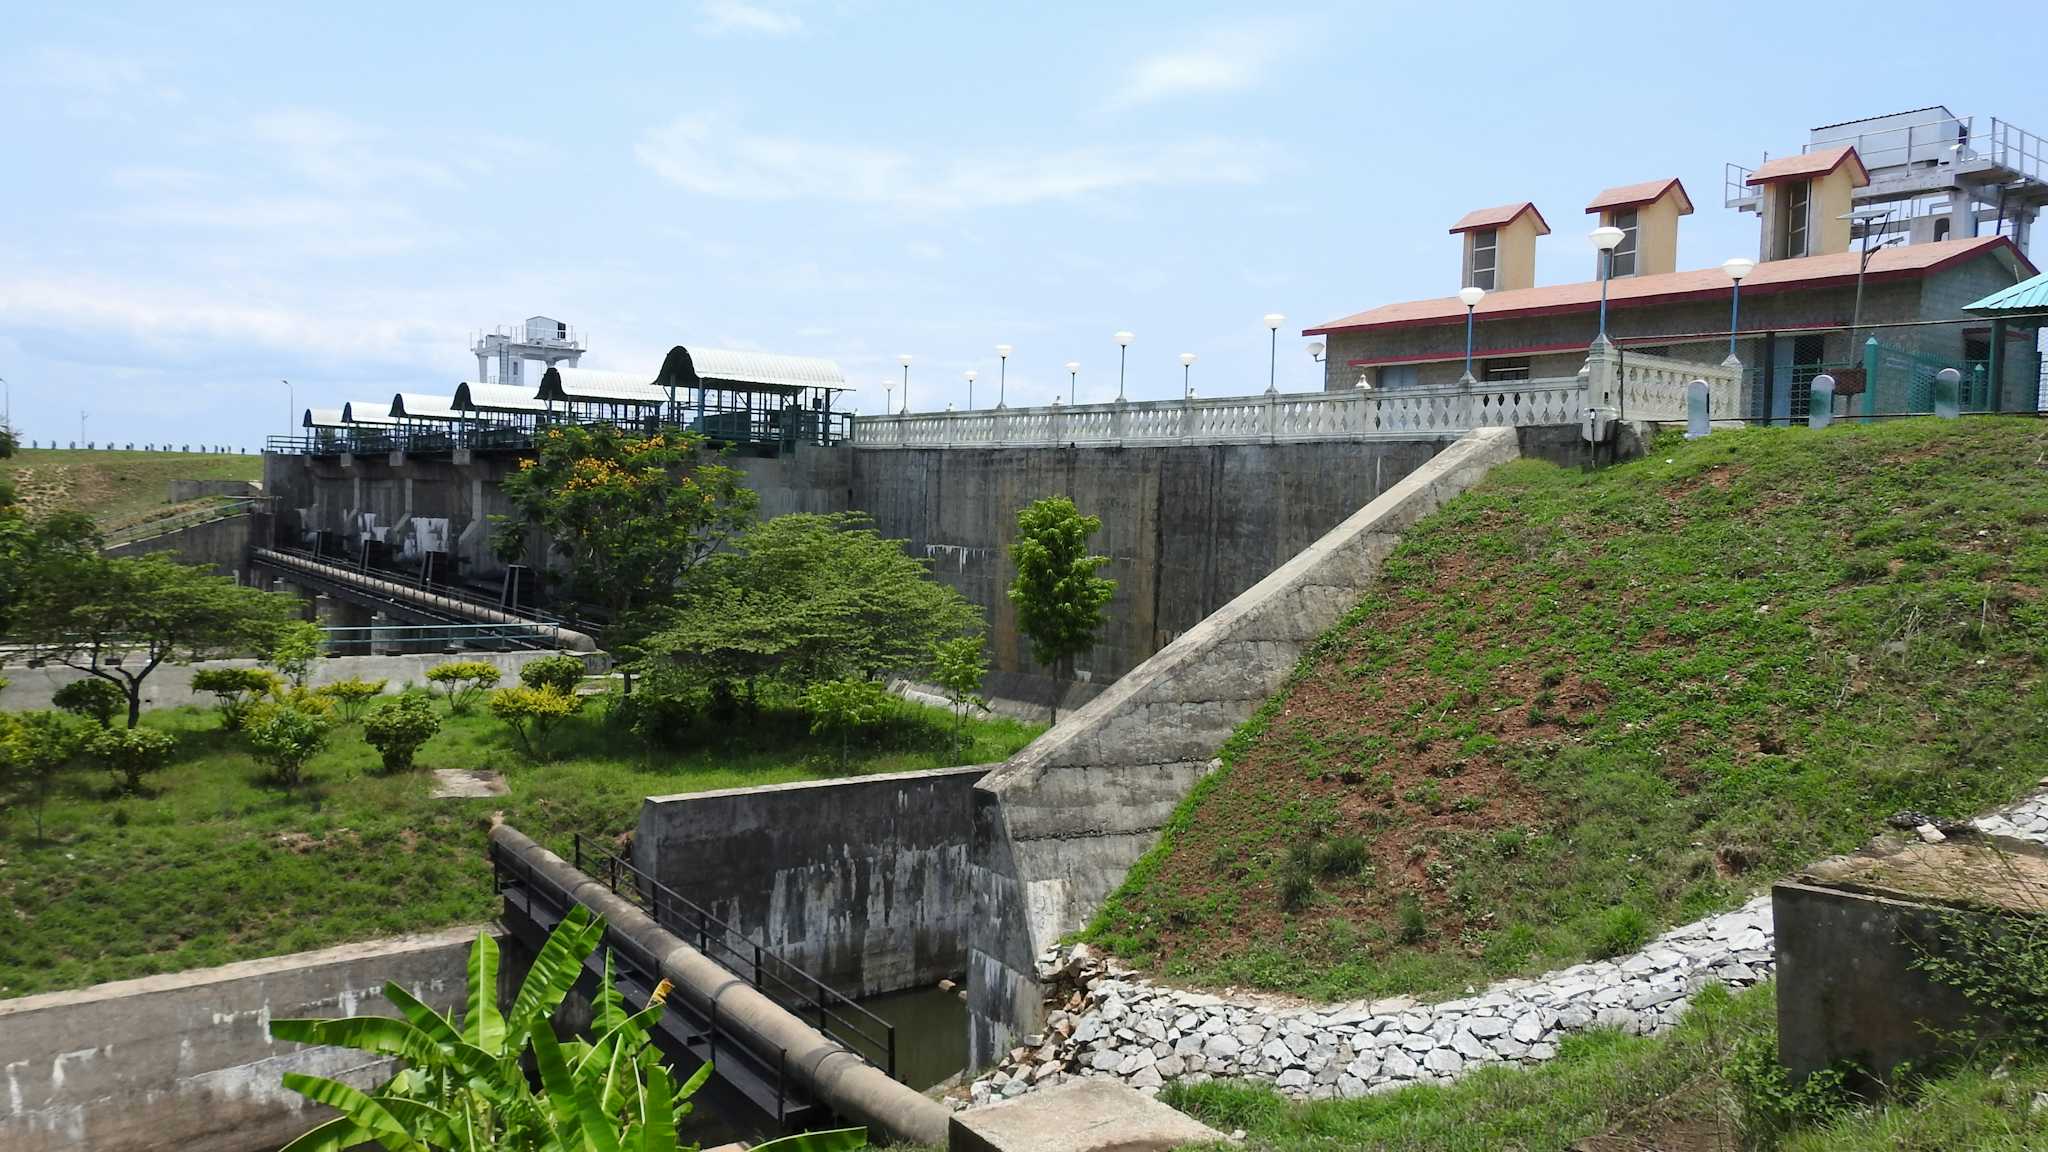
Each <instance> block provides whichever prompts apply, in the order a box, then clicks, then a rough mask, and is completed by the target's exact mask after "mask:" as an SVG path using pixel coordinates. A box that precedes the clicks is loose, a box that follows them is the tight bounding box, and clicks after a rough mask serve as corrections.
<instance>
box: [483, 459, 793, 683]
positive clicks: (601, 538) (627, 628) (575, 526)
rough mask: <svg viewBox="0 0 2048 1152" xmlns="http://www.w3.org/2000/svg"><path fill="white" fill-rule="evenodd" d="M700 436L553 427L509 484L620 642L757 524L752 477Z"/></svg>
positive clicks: (524, 525)
mask: <svg viewBox="0 0 2048 1152" xmlns="http://www.w3.org/2000/svg"><path fill="white" fill-rule="evenodd" d="M703 444H704V440H703V438H702V437H700V436H698V435H696V434H695V433H688V432H675V431H668V432H660V433H656V434H654V435H651V436H647V435H640V434H637V433H633V432H627V431H622V430H620V429H618V428H615V427H612V426H610V425H598V426H596V427H593V428H581V427H567V428H552V429H549V430H548V431H546V432H544V433H542V434H541V437H540V442H539V444H538V446H537V447H538V451H537V454H536V456H535V458H534V459H532V460H523V461H521V462H520V466H519V468H518V470H517V471H515V472H513V473H512V475H510V476H508V477H506V479H505V481H504V483H503V491H504V493H505V496H506V498H507V499H508V500H510V501H511V502H512V506H513V507H514V508H515V509H517V510H518V512H519V514H520V517H521V520H519V521H515V522H510V523H506V524H503V525H501V526H500V527H499V529H498V537H499V539H500V540H501V541H502V540H503V538H504V536H505V535H506V534H507V533H512V534H518V533H523V532H525V531H526V530H527V529H528V528H529V527H530V526H538V527H539V528H541V529H543V530H545V531H546V532H547V534H548V536H549V538H550V539H551V540H552V541H553V542H554V549H555V551H556V552H557V553H558V554H560V555H561V556H562V557H563V558H565V559H566V560H567V561H568V562H569V567H568V574H567V577H566V584H567V591H568V594H569V595H570V596H571V597H572V598H574V599H576V600H579V601H582V602H583V603H585V604H589V605H592V606H594V607H596V608H598V609H600V610H601V611H602V612H603V613H604V614H605V617H606V619H607V620H608V621H609V622H610V624H611V625H612V628H611V629H609V630H608V636H610V637H611V639H612V642H613V643H614V644H615V645H616V644H617V643H619V641H620V640H621V639H623V638H628V637H630V635H631V634H632V633H633V631H634V630H635V629H637V628H638V627H640V625H639V624H638V622H637V620H636V617H637V616H638V614H639V613H640V612H641V611H643V610H644V609H646V608H648V607H649V606H651V605H655V604H659V603H663V602H666V601H667V600H668V599H670V598H671V597H673V596H674V595H675V591H676V587H677V585H678V584H680V583H681V581H682V580H683V578H684V577H686V576H688V575H689V573H690V571H691V570H692V569H694V568H695V567H696V566H697V565H698V564H700V563H702V562H703V561H704V560H705V558H707V557H709V556H711V555H712V554H713V553H715V552H717V551H718V550H719V549H720V548H721V547H723V546H724V545H725V544H726V543H727V542H728V541H729V540H731V539H732V538H733V537H734V536H735V535H737V534H738V533H739V532H740V531H741V530H742V529H743V528H745V527H746V526H747V525H748V524H750V523H752V522H753V519H754V508H755V505H756V503H757V497H756V496H755V495H754V493H753V491H752V490H751V489H749V488H747V487H746V485H745V483H744V480H745V476H744V475H743V474H742V473H741V472H739V471H738V470H737V469H734V468H729V467H727V466H725V465H723V464H716V463H706V462H704V461H703V460H702V459H701V449H702V448H703Z"/></svg>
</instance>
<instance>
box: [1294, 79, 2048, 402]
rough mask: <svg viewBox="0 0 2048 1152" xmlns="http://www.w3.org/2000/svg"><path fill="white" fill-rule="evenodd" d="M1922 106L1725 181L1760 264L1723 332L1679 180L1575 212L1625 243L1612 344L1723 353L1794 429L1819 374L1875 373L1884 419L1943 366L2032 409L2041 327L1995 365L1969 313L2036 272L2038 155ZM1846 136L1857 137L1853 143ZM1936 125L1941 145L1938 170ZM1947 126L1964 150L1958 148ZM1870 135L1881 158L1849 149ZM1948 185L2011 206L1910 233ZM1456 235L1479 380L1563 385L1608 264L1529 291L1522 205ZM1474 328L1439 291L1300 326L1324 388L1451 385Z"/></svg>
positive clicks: (1819, 132)
mask: <svg viewBox="0 0 2048 1152" xmlns="http://www.w3.org/2000/svg"><path fill="white" fill-rule="evenodd" d="M1923 111H1924V112H1925V113H1927V114H1926V115H1920V116H1918V117H1917V118H1916V116H1915V115H1913V114H1905V119H1904V120H1901V119H1898V118H1896V117H1879V118H1876V119H1875V120H1873V121H1868V122H1865V121H1857V122H1851V124H1850V125H1846V126H1845V125H1833V126H1829V127H1828V128H1825V129H1815V130H1814V138H1813V139H1812V140H1811V141H1810V142H1809V145H1808V147H1807V148H1806V149H1805V150H1802V151H1801V152H1798V153H1794V154H1790V155H1787V156H1784V157H1780V158H1777V159H1771V160H1767V161H1766V162H1764V163H1763V164H1761V165H1760V166H1758V167H1757V168H1755V169H1747V168H1743V169H1739V170H1738V171H1736V172H1734V173H1731V176H1730V194H1729V196H1728V206H1730V207H1735V208H1738V209H1739V210H1742V211H1749V212H1755V213H1756V214H1757V216H1758V241H1757V250H1756V251H1757V256H1758V259H1757V260H1756V261H1754V262H1753V263H1754V266H1753V268H1751V269H1749V270H1748V271H1747V272H1746V275H1745V278H1744V279H1743V280H1742V283H1741V308H1740V319H1739V326H1740V333H1739V334H1737V335H1736V336H1735V337H1734V339H1733V340H1732V341H1731V332H1730V321H1731V305H1732V304H1733V303H1734V300H1733V297H1734V294H1735V287H1736V286H1735V282H1734V280H1733V279H1731V276H1730V274H1729V272H1728V271H1727V270H1725V268H1724V266H1722V265H1719V264H1716V265H1713V266H1709V267H1706V268H1692V269H1685V270H1681V268H1680V265H1679V259H1678V255H1679V253H1678V248H1679V233H1680V222H1681V220H1682V219H1683V218H1684V217H1686V216H1688V215H1691V214H1692V213H1693V211H1694V206H1693V200H1692V197H1691V196H1690V194H1689V193H1688V192H1687V190H1686V188H1685V186H1684V184H1683V183H1682V182H1681V181H1680V180H1679V179H1677V178H1676V177H1662V178H1658V179H1654V180H1646V181H1641V182H1637V183H1632V184H1626V185H1621V186H1618V187H1613V188H1608V189H1605V190H1603V191H1601V192H1599V193H1598V194H1597V195H1595V196H1594V197H1593V198H1592V199H1591V201H1590V202H1588V203H1587V205H1586V208H1585V211H1586V213H1587V214H1588V215H1591V216H1594V217H1595V218H1596V219H1597V220H1598V223H1599V225H1600V226H1606V227H1612V228H1615V229H1617V230H1618V231H1619V232H1620V233H1621V240H1620V242H1619V243H1618V244H1616V245H1615V247H1614V248H1613V251H1612V257H1611V266H1610V271H1609V274H1608V278H1607V284H1606V288H1607V293H1606V295H1607V313H1608V315H1607V332H1608V335H1609V337H1610V338H1611V339H1612V340H1613V341H1614V342H1615V343H1616V344H1617V345H1618V346H1619V347H1620V349H1621V351H1622V354H1623V355H1624V356H1626V355H1627V354H1629V353H1630V352H1632V351H1633V352H1637V353H1652V354H1656V355H1660V356H1666V357H1670V358H1674V359H1678V360H1690V361H1693V362H1696V363H1702V364H1718V363H1722V362H1724V361H1725V360H1726V359H1727V358H1728V357H1729V356H1730V355H1733V356H1734V357H1736V358H1737V359H1738V360H1739V361H1740V362H1741V366H1742V367H1743V369H1744V386H1743V393H1744V396H1743V410H1744V411H1745V412H1746V413H1747V415H1748V416H1749V418H1751V419H1767V420H1778V421H1787V420H1804V419H1805V415H1806V405H1807V397H1808V395H1809V391H1810V389H1809V384H1810V382H1811V381H1812V379H1813V378H1814V377H1815V376H1817V375H1819V374H1820V373H1822V372H1828V373H1831V374H1834V375H1835V376H1836V377H1837V379H1838V381H1840V382H1841V383H1843V385H1844V387H1843V388H1842V392H1843V393H1844V394H1847V393H1852V392H1854V391H1856V390H1858V389H1859V388H1861V386H1862V382H1863V378H1864V375H1865V371H1866V368H1867V367H1868V366H1870V365H1872V364H1875V366H1876V368H1877V372H1876V375H1875V376H1873V377H1872V378H1871V389H1870V390H1871V399H1870V401H1869V403H1871V404H1873V405H1875V406H1876V407H1875V408H1874V409H1873V410H1876V411H1922V410H1926V409H1925V402H1926V399H1927V396H1928V394H1929V390H1930V389H1931V383H1932V380H1933V377H1934V374H1935V373H1936V372H1938V371H1939V370H1940V369H1941V368H1943V367H1955V368H1958V369H1959V370H1961V371H1962V372H1963V375H1964V379H1965V384H1964V394H1965V395H1964V400H1965V406H1966V407H1968V408H1974V409H1978V410H1985V409H1999V410H2014V409H2024V410H2033V409H2034V407H2035V405H2036V394H2037V389H2038V384H2039V381H2040V378H2041V356H2040V353H2039V351H2038V349H2037V346H2036V339H2037V332H2038V329H2039V327H2040V323H2039V320H2038V319H2035V320H2033V321H2030V322H2015V323H2013V324H2010V325H2000V326H1999V327H2000V328H2002V329H2003V330H2004V337H2005V340H2004V344H2003V347H2002V348H2001V349H2000V354H1999V355H1997V356H1994V355H1993V353H1992V349H1991V339H1992V331H1993V326H1992V325H1991V324H1990V323H1989V322H1988V321H1983V320H1977V319H1973V318H1971V317H1969V316H1967V315H1965V314H1964V313H1963V312H1962V307H1963V305H1965V304H1967V303H1969V302H1971V301H1974V300H1977V299H1978V298H1980V297H1982V296H1985V295H1987V294H1989V293H1992V292H1996V291H1997V290H1999V289H2001V288H2005V287H2009V286H2011V285H2013V284H2015V283H2017V282H2018V281H2020V280H2023V279H2025V278H2026V277H2028V276H2031V275H2033V274H2034V273H2035V271H2036V269H2035V268H2034V265H2033V264H2032V262H2031V261H2029V260H2028V258H2027V256H2026V253H2025V251H2024V247H2023V244H2024V240H2025V238H2026V236H2027V235H2028V234H2029V231H2030V226H2031V222H2032V219H2033V216H2034V213H2035V212H2036V211H2038V207H2039V202H2040V201H2041V199H2043V198H2044V197H2042V196H2041V195H2040V193H2041V190H2042V189H2044V188H2048V184H2044V183H2043V181H2044V179H2048V170H2044V165H2048V159H2044V157H2048V152H2044V151H2043V150H2042V149H2039V148H2033V149H2032V150H2031V151H2029V150H2028V146H2026V145H2025V142H2024V141H2022V140H2019V139H2018V137H2020V136H2024V135H2025V134H2023V133H2018V130H2017V129H2014V128H2013V127H2012V126H2011V125H2009V124H2005V123H2003V122H2002V121H1996V120H1994V121H1990V122H1989V125H1985V126H1978V125H1976V124H1975V122H1973V121H1956V120H1955V119H1954V118H1952V117H1948V116H1947V115H1946V110H1945V109H1932V110H1923ZM1937 112H1938V113H1941V115H1940V116H1938V117H1935V116H1933V115H1932V114H1933V113H1937ZM1930 118H1931V119H1932V121H1934V122H1931V123H1929V124H1924V125H1922V124H1918V120H1928V119H1930ZM1909 121H1911V123H1909ZM1858 125H1862V126H1864V127H1866V128H1868V129H1869V130H1868V131H1864V132H1847V133H1846V134H1845V132H1844V129H1845V128H1848V127H1855V126H1858ZM1937 129H1938V130H1939V131H1940V132H1942V133H1945V134H1946V135H1945V136H1944V137H1943V149H1944V151H1943V152H1942V153H1941V156H1940V157H1936V158H1934V159H1933V160H1930V158H1929V152H1928V148H1929V146H1928V145H1927V141H1928V140H1931V139H1933V134H1934V133H1935V132H1936V131H1937ZM1959 131H1960V132H1961V133H1962V134H1963V138H1964V139H1965V140H1966V141H1967V142H1969V143H1968V144H1967V148H1966V149H1964V150H1957V149H1955V148H1953V147H1951V146H1952V145H1954V144H1955V142H1956V140H1957V133H1958V132H1959ZM1909 135H1910V136H1911V138H1912V141H1913V144H1912V146H1911V147H1906V146H1905V145H1906V139H1905V137H1907V136H1909ZM1893 136H1897V137H1899V139H1898V140H1897V141H1894V140H1893ZM2027 139H2029V140H2031V139H2033V138H2031V137H2027ZM1873 144H1874V145H1875V146H1877V147H1880V148H1882V149H1883V150H1884V152H1883V155H1884V158H1885V160H1886V161H1887V162H1886V163H1883V164H1878V163H1872V162H1867V161H1866V160H1865V158H1864V156H1863V155H1862V153H1861V152H1859V145H1873ZM1959 157H1961V159H1959ZM1943 181H1946V182H1947V184H1946V185H1944V184H1943V183H1942V182H1943ZM2001 181H2003V183H2000V182H2001ZM1943 187H1947V188H1948V189H1949V191H1950V192H1951V193H1952V196H1951V199H1952V200H1953V201H1954V202H1955V203H1963V202H1965V201H1967V203H1968V204H1969V205H1976V206H1980V207H1981V205H1982V203H1983V202H1984V200H1985V199H1986V198H1987V197H1993V198H1997V197H1998V196H2000V195H2002V196H2003V199H2004V201H2005V204H2006V209H2005V212H2004V214H2003V215H2000V216H1995V217H1993V218H1991V219H1989V220H1986V219H1985V218H1984V217H1983V215H1982V214H1981V213H1979V212H1978V211H1976V209H1975V208H1970V209H1969V210H1968V211H1964V210H1962V209H1957V210H1955V211H1953V212H1947V214H1946V215H1944V216H1943V217H1942V218H1943V219H1947V220H1949V221H1950V224H1949V225H1948V226H1944V227H1941V228H1936V227H1934V226H1933V225H1932V224H1931V223H1916V222H1918V221H1932V220H1933V219H1934V213H1935V207H1931V206H1929V205H1928V204H1927V203H1925V202H1926V201H1928V200H1929V199H1930V198H1938V197H1939V196H1940V195H1941V189H1942V188H1943ZM2000 188H2006V189H2007V191H2005V192H2004V193H2002V194H2001V193H2000V192H1999V191H1998V190H1999V189H2000ZM1940 207H1942V208H1943V210H1944V211H1947V208H1948V207H1950V204H1949V202H1948V201H1943V202H1942V204H1941V205H1940ZM1958 229H1964V230H1960V231H1959V230H1958ZM1451 232H1452V234H1453V235H1457V236H1459V237H1460V239H1461V244H1460V257H1459V260H1460V263H1459V281H1458V282H1459V284H1461V285H1468V286H1474V287H1478V288H1481V289H1484V290H1485V291H1486V295H1485V296H1484V298H1483V299H1481V301H1480V302H1479V304H1478V305H1477V307H1476V308H1474V309H1473V310H1472V312H1471V319H1472V322H1473V324H1472V373H1473V376H1474V378H1475V380H1476V381H1477V382H1478V383H1479V384H1481V385H1487V384H1493V385H1500V384H1509V383H1513V382H1515V381H1519V380H1529V379H1546V378H1561V377H1570V376H1573V375H1575V374H1576V373H1577V371H1578V370H1579V367H1580V366H1581V365H1582V364H1583V363H1584V361H1585V356H1586V351H1587V347H1588V345H1589V344H1590V343H1591V342H1592V341H1593V339H1594V337H1595V335H1596V334H1597V333H1598V332H1599V324H1600V321H1599V314H1600V307H1601V305H1600V301H1601V278H1600V271H1599V268H1600V266H1599V259H1600V254H1599V253H1598V252H1596V251H1593V250H1592V249H1590V248H1589V249H1587V250H1586V251H1587V255H1588V257H1589V259H1590V261H1591V265H1590V267H1589V268H1588V273H1589V277H1588V278H1587V279H1584V280H1579V281H1574V282H1570V283H1565V284H1549V285H1538V284H1536V283H1535V278H1534V267H1535V251H1536V244H1537V242H1538V241H1539V239H1540V238H1541V237H1543V236H1545V235H1547V234H1549V232H1550V227H1549V225H1548V224H1547V223H1546V222H1545V220H1544V217H1543V214H1542V212H1541V211H1540V210H1539V209H1538V207H1537V206H1536V205H1535V204H1533V203H1529V202H1526V201H1524V202H1518V203H1515V204H1508V205H1503V206H1501V207H1498V208H1487V209H1481V210H1478V211H1476V212H1471V213H1467V214H1466V215H1465V216H1464V217H1462V218H1461V219H1459V220H1458V221H1457V222H1456V223H1455V224H1453V225H1452V226H1451ZM1572 242H1573V243H1575V244H1576V243H1580V241H1578V239H1577V238H1576V237H1574V238H1572ZM1466 321H1467V309H1466V306H1465V305H1464V304H1463V303H1462V302H1461V301H1460V300H1459V298H1458V297H1457V296H1456V295H1450V294H1447V295H1443V296H1437V297H1431V298H1427V299H1420V300H1408V301H1401V302H1397V303H1391V304H1383V305H1380V306H1378V307H1374V308H1368V309H1366V310H1364V311H1362V312H1356V313H1353V314H1351V315H1348V316H1343V317H1339V318H1337V319H1334V320H1331V321H1328V322H1326V323H1323V324H1320V325H1317V326H1315V327H1312V328H1308V329H1306V330H1305V332H1304V334H1305V335H1311V336H1316V337H1320V338H1322V340H1323V341H1324V345H1325V355H1324V387H1325V389H1328V390H1340V389H1346V388H1356V387H1367V388H1382V389H1403V388H1430V387H1452V386H1456V385H1457V384H1458V382H1459V380H1460V379H1461V377H1462V376H1463V374H1464V371H1465V353H1466ZM1924 321H1937V322H1939V323H1932V324H1918V322H1924ZM1898 325H1916V326H1911V327H1904V326H1898ZM1872 340H1875V342H1876V343H1875V345H1874V346H1873V345H1872V344H1871V341H1872ZM1994 370H1996V371H1997V373H1998V375H1999V376H2000V377H2001V379H2000V381H1999V385H2000V386H1998V387H1994V386H1993V383H1992V373H1993V371H1994ZM1851 403H1855V402H1853V401H1852V402H1851Z"/></svg>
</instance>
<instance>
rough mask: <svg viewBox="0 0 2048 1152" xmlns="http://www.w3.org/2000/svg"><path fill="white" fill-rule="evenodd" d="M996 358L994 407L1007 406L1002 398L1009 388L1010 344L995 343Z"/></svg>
mask: <svg viewBox="0 0 2048 1152" xmlns="http://www.w3.org/2000/svg"><path fill="white" fill-rule="evenodd" d="M996 359H997V364H998V365H999V366H998V367H997V368H996V407H998V408H1003V407H1007V405H1006V404H1005V403H1004V400H1005V399H1006V398H1007V397H1008V395H1009V390H1010V346H1009V345H1008V344H998V345H996Z"/></svg>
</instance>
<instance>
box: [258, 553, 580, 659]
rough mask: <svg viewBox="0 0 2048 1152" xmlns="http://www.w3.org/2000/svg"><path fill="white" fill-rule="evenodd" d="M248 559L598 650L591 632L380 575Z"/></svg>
mask: <svg viewBox="0 0 2048 1152" xmlns="http://www.w3.org/2000/svg"><path fill="white" fill-rule="evenodd" d="M249 556H250V559H251V560H253V561H254V562H256V563H258V564H261V565H263V566H264V567H266V568H274V569H277V570H279V571H284V572H303V573H305V574H306V575H308V576H317V577H319V578H320V579H322V580H325V581H327V582H329V583H332V584H339V585H342V586H344V587H349V588H354V589H356V590H357V591H359V592H363V593H365V594H367V595H371V596H376V597H380V598H382V599H385V600H396V601H399V602H401V603H405V604H411V605H413V606H414V607H416V608H419V609H420V610H422V611H427V612H440V613H444V614H447V615H452V616H456V617H459V618H462V619H465V620H473V621H475V622H477V623H479V624H524V625H529V626H532V627H535V628H553V629H554V632H555V638H556V643H558V644H560V645H561V646H562V647H563V648H564V649H566V650H568V651H570V652H595V651H597V650H598V649H597V641H596V640H595V639H594V638H592V637H591V635H590V634H589V633H587V632H578V631H576V630H575V629H574V628H564V627H562V626H561V625H558V624H550V623H548V622H546V621H541V620H529V619H527V618H526V617H524V616H515V615H513V614H512V613H510V612H500V611H498V610H497V609H495V608H486V607H484V606H483V605H481V604H475V603H471V602H470V601H468V600H461V599H458V598H456V597H453V596H442V595H440V594H439V593H435V592H429V591H427V590H425V589H423V588H414V587H412V586H410V585H406V584H400V583H398V582H397V581H395V580H386V579H383V578H382V577H378V576H366V575H364V574H363V573H361V572H352V571H350V570H348V569H347V568H342V567H338V566H336V565H333V564H322V563H320V562H319V561H317V560H308V559H306V558H304V557H302V556H293V555H291V554H290V553H287V552H279V551H276V550H274V549H271V548H256V549H252V550H251V551H250V553H249Z"/></svg>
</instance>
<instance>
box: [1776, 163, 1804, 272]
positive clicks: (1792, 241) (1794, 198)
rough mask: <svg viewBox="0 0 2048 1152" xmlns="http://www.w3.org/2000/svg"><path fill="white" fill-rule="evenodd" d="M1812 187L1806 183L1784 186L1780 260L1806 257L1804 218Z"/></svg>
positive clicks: (1780, 225) (1779, 248)
mask: <svg viewBox="0 0 2048 1152" xmlns="http://www.w3.org/2000/svg"><path fill="white" fill-rule="evenodd" d="M1811 192H1812V186H1811V185H1809V184H1808V183H1807V182H1806V181H1804V180H1800V181H1798V182H1796V183H1792V184H1787V185H1785V193H1784V196H1785V198H1784V202H1783V203H1784V207H1785V218H1784V219H1783V220H1782V221H1781V222H1780V223H1779V235H1780V236H1781V237H1782V242H1781V243H1780V244H1779V247H1778V255H1779V257H1781V258H1782V259H1786V260H1794V259H1797V258H1799V257H1801V256H1804V255H1806V224H1807V221H1806V217H1807V201H1808V196H1809V194H1810V193H1811Z"/></svg>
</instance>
